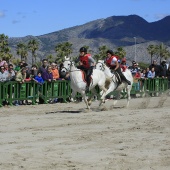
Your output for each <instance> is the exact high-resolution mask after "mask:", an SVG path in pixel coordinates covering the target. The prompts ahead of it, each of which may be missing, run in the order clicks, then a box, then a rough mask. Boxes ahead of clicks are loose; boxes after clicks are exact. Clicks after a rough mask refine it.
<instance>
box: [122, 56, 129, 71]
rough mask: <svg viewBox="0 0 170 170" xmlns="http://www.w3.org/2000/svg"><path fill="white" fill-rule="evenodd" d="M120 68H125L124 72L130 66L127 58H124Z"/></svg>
mask: <svg viewBox="0 0 170 170" xmlns="http://www.w3.org/2000/svg"><path fill="white" fill-rule="evenodd" d="M120 68H121V69H122V70H123V72H125V71H126V69H127V68H128V66H127V65H126V58H122V60H121V63H120Z"/></svg>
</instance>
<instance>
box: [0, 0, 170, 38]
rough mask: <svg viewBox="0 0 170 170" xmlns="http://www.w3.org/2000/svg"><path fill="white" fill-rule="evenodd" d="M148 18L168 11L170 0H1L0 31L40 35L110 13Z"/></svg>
mask: <svg viewBox="0 0 170 170" xmlns="http://www.w3.org/2000/svg"><path fill="white" fill-rule="evenodd" d="M131 14H136V15H139V16H141V17H142V18H144V19H145V20H146V21H148V22H154V21H157V20H160V19H162V18H164V17H165V16H167V15H170V0H84V1H81V0H0V34H5V35H8V36H9V37H23V36H27V35H33V36H38V35H43V34H48V33H51V32H54V31H58V30H61V29H64V28H69V27H72V26H76V25H82V24H85V23H87V22H89V21H93V20H96V19H102V18H107V17H110V16H127V15H131Z"/></svg>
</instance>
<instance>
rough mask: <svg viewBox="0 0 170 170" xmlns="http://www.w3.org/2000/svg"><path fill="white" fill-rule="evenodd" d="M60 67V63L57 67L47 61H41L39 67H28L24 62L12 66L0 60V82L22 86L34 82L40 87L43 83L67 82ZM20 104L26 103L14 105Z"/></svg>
mask: <svg viewBox="0 0 170 170" xmlns="http://www.w3.org/2000/svg"><path fill="white" fill-rule="evenodd" d="M61 67H62V63H61V64H60V65H59V66H58V65H57V63H55V62H53V63H49V62H48V60H47V59H43V60H42V65H41V66H40V67H37V65H32V66H31V67H29V66H28V64H27V63H26V62H25V61H21V62H19V64H18V65H16V66H14V65H13V64H11V63H8V62H7V61H5V60H4V59H2V60H0V82H7V81H17V82H18V83H20V84H22V83H24V82H28V81H35V82H36V83H37V84H39V85H40V86H41V85H42V84H43V83H44V82H45V81H47V82H52V81H57V80H69V75H68V74H66V73H64V72H61V71H60V70H61ZM2 90H3V89H2ZM1 94H2V93H1ZM55 101H56V100H54V101H52V102H51V103H53V102H55ZM21 104H27V103H23V101H22V102H20V103H18V102H17V103H15V105H21Z"/></svg>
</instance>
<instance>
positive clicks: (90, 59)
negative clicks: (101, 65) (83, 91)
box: [89, 56, 96, 66]
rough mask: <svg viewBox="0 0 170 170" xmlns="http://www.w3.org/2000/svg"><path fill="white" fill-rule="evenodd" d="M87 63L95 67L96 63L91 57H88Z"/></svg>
mask: <svg viewBox="0 0 170 170" xmlns="http://www.w3.org/2000/svg"><path fill="white" fill-rule="evenodd" d="M89 62H90V66H95V65H96V61H95V60H94V59H93V58H92V57H91V56H90V57H89Z"/></svg>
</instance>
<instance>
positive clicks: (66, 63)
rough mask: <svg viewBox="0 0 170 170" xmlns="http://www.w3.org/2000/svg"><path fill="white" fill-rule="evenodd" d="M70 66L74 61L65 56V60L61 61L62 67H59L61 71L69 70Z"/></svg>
mask: <svg viewBox="0 0 170 170" xmlns="http://www.w3.org/2000/svg"><path fill="white" fill-rule="evenodd" d="M72 66H74V62H73V61H71V58H70V57H66V56H65V60H64V62H63V67H62V69H61V72H69V71H70V70H71V67H72Z"/></svg>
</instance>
